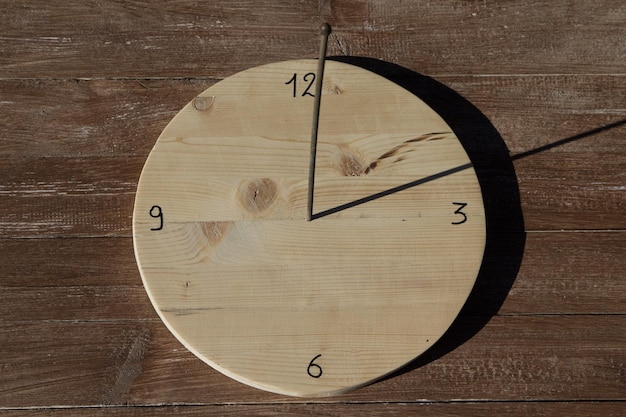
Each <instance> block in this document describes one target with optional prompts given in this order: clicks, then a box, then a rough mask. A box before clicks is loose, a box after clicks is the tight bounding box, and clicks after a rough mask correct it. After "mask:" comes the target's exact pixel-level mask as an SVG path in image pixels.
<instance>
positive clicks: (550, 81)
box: [0, 67, 626, 158]
mask: <svg viewBox="0 0 626 417" xmlns="http://www.w3.org/2000/svg"><path fill="white" fill-rule="evenodd" d="M411 68H412V69H413V70H415V71H418V72H420V71H419V68H415V67H411ZM232 73H234V71H232V72H231V73H229V74H228V75H231V74H232ZM436 79H437V80H438V81H439V82H441V83H443V84H445V85H447V86H449V87H450V88H452V89H454V90H456V91H457V92H458V93H459V94H461V95H463V96H464V97H465V98H466V99H467V100H469V101H470V102H472V104H473V105H474V106H476V107H477V108H478V109H479V110H480V111H482V112H483V113H484V114H485V115H486V116H487V117H488V118H489V120H490V121H491V123H493V125H494V127H495V128H496V129H497V130H498V131H499V132H500V135H501V136H502V138H503V140H504V141H505V143H506V146H507V147H508V148H509V150H510V151H511V153H512V154H514V155H516V154H521V153H524V152H527V151H530V150H533V149H536V148H539V147H541V146H545V145H549V144H551V143H555V142H558V141H560V140H563V139H566V138H569V137H573V136H576V135H581V134H585V133H586V132H589V131H593V130H594V129H598V128H603V127H607V129H606V130H604V131H602V132H599V133H597V134H596V135H590V136H583V137H582V138H580V139H579V140H573V141H572V142H570V143H567V145H564V146H559V147H556V148H554V149H551V150H550V153H553V152H558V153H561V152H581V151H582V152H615V151H619V150H621V149H622V148H623V137H624V129H625V127H624V126H623V125H620V124H617V125H615V124H616V123H619V122H624V120H625V119H626V109H625V108H624V103H625V102H626V89H624V88H623V86H624V83H626V75H602V76H600V75H576V74H574V75H528V76H524V77H519V76H488V77H483V76H470V77H468V76H438V77H436ZM214 82H215V81H214V80H208V79H189V80H187V79H185V80H45V79H44V80H31V79H27V80H24V79H0V91H1V92H2V97H1V98H2V99H1V100H0V110H1V111H0V124H2V125H3V127H4V131H3V136H2V137H3V138H5V140H3V141H1V142H0V157H3V158H10V157H14V156H17V155H19V157H20V158H25V157H29V158H31V157H54V156H58V157H65V158H67V157H92V156H142V157H145V156H147V155H148V153H149V152H150V149H152V146H153V145H154V143H155V141H156V138H157V137H158V136H159V134H160V133H161V131H162V130H163V128H164V127H165V126H166V124H167V123H168V122H169V121H170V120H171V119H172V118H173V117H174V116H175V115H176V113H177V112H178V111H179V110H180V109H181V108H182V107H183V106H184V105H185V104H187V103H188V102H189V101H191V100H192V99H193V97H195V96H196V95H197V94H200V93H201V92H202V91H204V90H205V89H206V88H208V87H210V86H211V85H213V84H214ZM590 145H593V146H592V147H590Z"/></svg>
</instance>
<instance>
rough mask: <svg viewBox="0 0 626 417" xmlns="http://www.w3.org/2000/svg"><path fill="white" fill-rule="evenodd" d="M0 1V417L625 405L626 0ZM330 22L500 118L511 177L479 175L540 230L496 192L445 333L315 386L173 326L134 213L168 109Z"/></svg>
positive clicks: (340, 34) (361, 47)
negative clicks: (193, 350) (313, 391)
mask: <svg viewBox="0 0 626 417" xmlns="http://www.w3.org/2000/svg"><path fill="white" fill-rule="evenodd" d="M0 6H1V7H2V10H3V12H2V13H1V14H0V24H1V25H2V28H3V29H2V33H1V34H0V126H1V127H2V129H1V132H2V133H0V173H1V174H0V370H2V377H0V413H3V414H7V415H25V414H34V415H67V414H72V415H83V414H87V413H89V414H95V415H109V414H110V415H128V414H133V415H206V414H210V415H211V414H217V415H233V416H234V415H267V416H270V415H352V414H354V415H364V414H367V415H406V414H419V415H426V416H443V415H468V416H473V415H480V416H483V415H513V416H528V415H537V416H544V415H545V416H548V415H571V416H574V417H576V416H583V415H585V416H586V415H601V416H621V415H623V414H624V409H625V407H626V380H625V378H624V366H625V365H624V364H625V363H626V357H625V355H626V353H625V352H626V350H625V348H624V346H625V345H626V343H625V342H626V341H625V340H624V335H625V333H624V330H623V329H624V327H625V325H626V323H625V321H624V317H626V316H625V315H624V313H625V312H626V305H625V304H624V303H625V300H626V285H625V282H624V277H626V273H625V272H626V271H624V268H625V264H624V262H623V258H624V255H623V254H624V251H625V249H626V228H625V225H626V220H625V218H626V217H625V216H624V215H623V213H622V212H623V208H624V206H625V203H626V193H625V191H626V188H625V187H626V185H625V184H626V183H625V181H626V180H625V178H626V153H624V137H625V133H626V131H625V129H626V108H625V103H626V88H625V86H626V71H625V67H624V63H625V61H624V59H623V57H624V56H626V50H625V48H626V44H625V43H624V42H623V39H624V38H625V35H626V32H625V29H624V24H623V23H624V21H626V6H625V5H624V4H623V1H618V0H600V1H593V0H581V1H576V2H570V1H555V2H530V1H518V2H507V1H500V2H486V1H457V0H444V1H438V2H429V1H423V0H417V1H412V0H401V1H396V2H387V1H384V0H331V1H328V0H326V1H318V2H312V1H298V2H294V1H286V0H279V1H250V0H245V1H244V0H236V1H230V2H217V1H214V2H201V3H198V2H195V1H187V0H177V1H174V2H165V1H158V2H147V1H136V0H126V1H124V0H117V1H110V2H99V1H93V0H84V1H69V2H68V1H56V0H55V1H40V0H29V1H28V2H21V3H17V2H11V1H5V0H0ZM324 20H326V21H329V22H330V23H331V24H333V28H334V32H333V34H332V35H331V39H330V45H329V53H330V54H331V55H339V56H342V55H352V56H358V55H360V56H369V57H375V58H379V59H383V60H386V61H389V62H393V63H396V64H399V65H403V66H405V67H407V68H409V69H411V70H413V71H416V72H419V73H421V74H425V75H429V76H431V77H433V78H434V79H435V80H436V81H438V82H440V83H442V84H444V85H446V86H448V87H450V88H452V89H453V90H455V91H456V92H457V93H459V94H460V95H461V96H462V97H464V98H465V99H467V100H468V101H469V102H471V103H472V104H473V105H474V106H476V107H477V108H478V109H479V111H481V112H482V113H483V114H484V115H485V116H486V117H487V118H488V119H489V120H490V122H491V123H492V124H493V126H494V127H495V129H497V132H498V133H499V134H500V136H501V137H502V139H503V142H504V144H505V145H506V147H507V148H508V151H509V152H510V154H511V156H512V157H513V167H514V169H515V172H514V173H511V172H505V171H506V169H505V168H503V166H502V165H501V162H502V161H501V160H500V161H499V162H495V161H494V166H493V169H492V168H491V167H490V166H489V164H488V163H487V164H486V166H484V167H483V171H484V172H485V173H488V174H490V176H489V178H488V182H489V186H490V187H491V188H493V189H494V190H501V191H504V190H507V189H508V187H516V186H517V184H516V183H515V181H517V183H518V185H519V190H520V202H521V210H522V213H523V223H524V224H523V226H524V229H525V230H526V234H525V236H524V234H523V233H520V231H519V230H517V229H516V228H517V227H519V226H520V224H518V221H519V219H516V222H515V224H513V225H509V224H508V223H507V213H508V212H507V210H508V209H510V208H511V207H514V206H515V202H514V201H508V200H506V201H500V200H501V199H500V198H499V195H498V194H497V193H493V192H492V193H491V194H490V195H489V198H490V201H489V204H490V205H491V207H492V208H493V214H494V215H495V219H496V221H495V224H496V225H497V226H498V228H501V230H500V231H501V233H502V234H503V236H505V238H499V239H496V243H498V244H499V243H501V242H502V244H503V245H504V246H503V247H498V248H496V249H497V250H496V251H495V252H494V253H493V254H492V256H490V257H489V262H488V265H487V267H486V268H484V274H483V276H482V277H481V279H480V282H479V284H478V286H477V288H478V289H479V291H478V292H477V293H475V294H473V296H472V298H471V299H470V300H471V302H470V304H469V305H468V308H467V309H466V310H465V311H464V313H463V315H462V317H461V319H460V320H459V322H458V323H457V324H456V327H455V332H454V333H452V334H451V335H446V337H445V338H444V341H443V342H442V343H440V344H439V345H438V346H437V348H436V349H435V350H434V351H432V352H429V353H428V354H427V355H426V356H425V357H423V358H420V359H419V360H418V361H416V363H414V364H412V365H411V366H410V367H408V368H407V369H405V370H404V371H403V372H401V373H399V374H398V375H397V376H394V377H391V378H389V379H387V380H385V381H382V382H379V383H377V384H374V385H372V386H369V387H366V388H364V389H362V390H359V391H356V392H353V393H351V394H348V395H345V396H342V397H337V398H331V399H326V400H318V401H316V402H310V401H308V400H299V399H294V398H288V397H281V396H277V395H271V394H267V393H264V392H261V391H257V390H254V389H251V388H248V387H246V386H243V385H241V384H238V383H236V382H234V381H231V380H229V379H228V378H225V377H223V376H222V375H220V374H218V373H217V372H215V371H213V370H212V369H210V368H209V367H208V366H206V365H204V364H203V363H202V362H200V361H199V360H198V359H196V358H195V357H194V356H193V355H192V354H190V353H189V352H187V351H186V350H185V349H184V348H183V347H182V346H181V345H180V344H179V343H178V342H177V341H176V340H175V339H174V338H173V336H171V335H170V334H169V332H167V330H166V329H165V327H164V325H163V324H161V322H160V321H159V320H158V318H157V316H156V314H155V313H154V311H153V309H152V307H151V305H150V303H149V301H148V299H147V296H146V294H145V291H144V290H143V287H142V285H141V280H140V277H139V275H138V272H137V267H136V264H135V262H134V258H133V254H132V241H131V239H130V221H131V212H132V206H133V200H134V193H135V188H136V184H137V178H138V176H139V172H140V170H141V168H142V165H143V162H144V160H145V157H146V156H147V155H148V153H149V152H150V149H151V148H152V146H153V144H154V141H155V139H156V137H157V136H158V134H159V133H160V132H161V130H162V129H163V128H164V127H165V125H166V124H167V123H168V122H169V120H171V118H172V117H173V116H174V115H175V114H176V113H177V111H178V110H179V109H180V108H181V107H182V106H183V105H184V104H186V103H187V102H188V101H190V100H191V99H192V98H193V97H194V96H195V95H196V94H197V93H198V92H200V91H202V90H204V89H205V88H207V87H209V86H210V85H212V84H214V83H215V82H216V81H219V80H221V79H223V78H225V77H228V76H229V75H232V74H233V73H235V72H238V71H241V70H244V69H247V68H249V67H252V66H255V65H260V64H266V63H270V62H276V61H281V60H287V59H295V58H314V57H315V56H316V50H317V47H318V38H317V34H316V30H317V26H318V25H319V23H321V22H322V21H324ZM478 143H480V139H479V142H478ZM476 148H478V149H479V151H480V146H476ZM487 152H489V150H487ZM489 158H490V154H487V155H483V156H481V159H482V160H483V162H489V160H490V159H489ZM505 174H506V175H505ZM514 194H515V193H510V194H506V196H507V197H511V196H513V195H514ZM500 208H502V210H500ZM509 233H517V235H515V236H513V235H509ZM506 236H510V237H509V238H506ZM524 239H525V240H524ZM507 245H511V248H507ZM513 246H515V249H516V250H519V249H520V248H522V249H523V257H522V254H520V253H517V252H515V251H514V252H515V253H512V252H511V253H509V252H510V250H511V249H512V247H513ZM518 267H519V270H518ZM494 314H495V316H493V317H492V315H494ZM105 405H108V406H109V407H103V406H105ZM66 407H69V408H66Z"/></svg>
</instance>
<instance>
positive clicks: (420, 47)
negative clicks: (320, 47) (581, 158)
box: [0, 0, 626, 78]
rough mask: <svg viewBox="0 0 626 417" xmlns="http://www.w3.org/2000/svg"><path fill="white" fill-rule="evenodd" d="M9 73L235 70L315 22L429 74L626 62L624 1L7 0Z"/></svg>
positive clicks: (357, 50) (339, 46) (292, 44)
mask: <svg viewBox="0 0 626 417" xmlns="http://www.w3.org/2000/svg"><path fill="white" fill-rule="evenodd" d="M2 6H3V13H2V17H1V19H0V25H2V27H3V35H2V37H0V50H2V51H4V53H3V57H2V60H1V61H0V66H1V67H2V68H3V73H4V76H5V77H15V78H24V77H25V78H43V77H52V78H65V77H71V78H74V77H92V78H93V77H106V78H109V77H139V78H145V77H205V76H211V77H218V78H221V77H225V76H227V75H229V74H230V73H231V72H232V71H233V70H236V71H239V70H243V69H245V68H248V67H250V66H254V65H259V64H262V63H268V62H276V61H282V60H286V59H293V58H301V57H305V58H313V57H315V56H316V53H315V51H316V48H317V38H316V35H315V33H314V31H313V30H311V28H315V27H316V26H318V25H319V24H320V23H321V22H322V21H324V20H326V21H329V22H330V23H331V24H332V25H333V35H332V37H331V39H330V43H329V54H330V55H333V54H337V55H366V56H374V57H377V58H381V59H384V60H388V61H392V62H395V63H398V64H400V65H405V66H408V67H411V68H420V69H422V70H421V71H423V72H424V73H427V74H435V73H436V74H459V73H463V74H494V73H497V74H499V73H509V74H510V73H512V74H525V73H564V72H565V73H572V72H575V73H594V74H610V73H615V72H620V71H622V70H623V59H622V57H623V56H624V55H625V54H626V51H625V49H624V48H625V46H624V42H623V38H624V30H623V22H624V19H625V18H626V8H625V7H624V5H623V2H621V1H619V0H603V1H593V2H591V1H581V2H575V3H571V2H550V3H545V2H539V3H537V2H517V3H511V2H499V3H487V2H478V1H476V2H465V1H455V0H446V1H438V2H427V1H410V0H402V1H400V2H394V4H393V5H389V4H388V3H387V2H385V1H384V0H347V1H322V2H313V1H308V2H307V1H303V2H298V3H297V5H294V3H293V2H292V1H288V0H281V1H272V2H260V3H259V2H256V1H252V0H238V1H234V2H229V3H228V5H222V4H221V3H219V2H210V3H205V4H203V5H202V7H199V6H198V5H197V4H196V3H195V2H193V1H177V2H175V3H172V2H166V1H159V2H146V1H114V2H107V3H101V2H97V1H83V2H64V1H51V2H50V1H47V2H44V1H30V2H29V3H28V4H26V5H22V4H17V3H14V2H10V1H4V2H3V4H2Z"/></svg>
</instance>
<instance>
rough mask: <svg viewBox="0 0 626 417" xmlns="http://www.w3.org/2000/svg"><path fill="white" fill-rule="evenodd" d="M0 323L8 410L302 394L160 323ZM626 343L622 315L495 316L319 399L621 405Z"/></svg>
mask: <svg viewBox="0 0 626 417" xmlns="http://www.w3.org/2000/svg"><path fill="white" fill-rule="evenodd" d="M0 329H1V331H2V333H3V338H2V341H1V342H0V343H1V345H0V347H1V348H2V351H3V354H4V357H3V369H4V375H5V376H4V378H3V379H2V381H1V382H0V391H1V392H2V394H3V395H2V400H1V401H0V402H1V404H0V406H2V407H8V408H10V407H20V406H81V405H83V406H84V405H99V404H114V405H121V404H135V405H140V404H152V405H155V404H161V403H170V404H221V403H233V402H235V403H236V402H240V401H242V398H245V401H246V402H255V403H257V402H259V403H276V402H298V401H299V400H297V399H295V398H289V397H283V396H279V395H275V394H269V393H266V392H263V391H259V390H257V389H254V388H250V387H247V386H243V385H241V384H239V383H237V382H235V381H233V380H231V379H229V378H227V377H225V376H223V375H221V374H219V373H218V372H216V371H214V370H212V369H211V368H210V367H208V365H205V364H203V363H202V362H200V361H199V360H197V359H196V358H195V357H194V356H193V355H192V354H191V353H189V352H187V351H186V350H185V349H184V348H183V347H182V346H181V345H180V344H179V343H178V342H177V341H176V340H175V339H174V338H173V336H172V335H171V334H170V333H169V332H168V331H167V330H166V329H165V327H164V326H163V324H161V323H160V322H158V321H144V322H121V321H118V322H80V321H74V322H71V321H70V322H34V323H22V324H19V325H17V326H16V325H13V324H7V323H3V324H0ZM624 343H626V339H625V336H624V332H623V319H622V318H621V317H620V316H595V315H591V316H543V317H532V316H521V317H496V318H493V319H492V320H491V321H490V322H489V324H488V325H487V326H486V327H485V328H484V329H483V330H482V331H481V332H480V333H479V334H477V335H476V336H475V337H474V338H472V339H470V340H469V341H468V342H466V343H465V344H463V345H462V346H461V347H459V348H458V349H456V350H454V351H453V352H450V353H448V354H447V355H445V356H443V357H441V358H439V359H438V360H436V361H433V362H430V363H426V364H424V365H423V366H421V367H418V368H417V369H413V370H412V371H411V372H407V373H403V374H401V375H399V376H396V377H394V378H391V379H387V380H385V381H382V382H379V383H375V384H373V385H371V386H369V387H365V388H363V389H360V390H357V391H354V392H352V393H349V394H346V395H343V396H339V397H332V398H330V399H328V400H323V399H320V400H317V401H319V402H326V401H328V402H331V403H336V402H359V403H361V402H369V403H376V402H415V401H416V399H418V398H419V399H420V401H445V400H446V399H448V398H455V399H457V400H462V401H472V400H476V399H480V400H481V401H511V400H512V401H515V400H532V401H544V400H553V401H568V400H574V399H577V400H601V401H602V400H603V401H606V400H624V391H623V383H624V375H623V362H624V359H625V358H624V351H623V346H624ZM24 346H27V347H28V350H29V353H30V355H29V360H28V361H24V358H23V347H24ZM426 355H427V357H428V353H427V354H426ZM434 380H436V381H438V383H437V384H433V383H432V381H434ZM59 385H62V386H63V390H59V389H58V386H59ZM300 401H301V400H300Z"/></svg>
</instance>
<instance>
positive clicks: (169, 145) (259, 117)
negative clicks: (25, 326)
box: [133, 60, 485, 396]
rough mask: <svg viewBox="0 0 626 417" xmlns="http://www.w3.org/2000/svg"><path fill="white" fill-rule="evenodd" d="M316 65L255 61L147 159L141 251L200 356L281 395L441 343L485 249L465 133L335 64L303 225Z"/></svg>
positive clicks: (375, 369) (187, 110)
mask: <svg viewBox="0 0 626 417" xmlns="http://www.w3.org/2000/svg"><path fill="white" fill-rule="evenodd" d="M316 65H317V61H316V60H297V61H287V62H280V63H275V64H269V65H264V66H260V67H256V68H252V69H249V70H246V71H243V72H241V73H238V74H236V75H233V76H231V77H229V78H227V79H225V80H223V81H221V82H219V83H217V84H215V85H214V86H212V87H210V88H209V89H207V90H206V91H204V92H203V93H202V94H200V95H199V96H198V97H196V98H195V99H194V100H192V101H191V102H190V103H189V104H188V105H187V106H185V107H184V108H183V109H182V110H181V111H180V113H178V115H177V116H176V117H175V118H174V119H173V120H172V121H171V122H170V124H169V125H168V126H167V127H166V128H165V130H164V131H163V133H162V134H161V136H160V137H159V138H158V140H157V142H156V145H155V146H154V149H153V150H152V152H151V153H150V156H149V158H148V160H147V162H146V164H145V167H144V169H143V171H142V174H141V179H140V181H139V185H138V189H137V197H136V202H135V211H134V215H133V236H134V244H135V254H136V258H137V262H138V264H139V269H140V272H141V276H142V279H143V282H144V285H145V287H146V290H147V292H148V295H149V297H150V300H151V301H152V303H153V305H154V307H155V309H156V311H157V312H158V314H159V315H160V317H161V318H162V320H163V321H164V323H165V324H166V325H167V327H168V328H169V329H170V330H171V332H172V333H173V334H174V335H175V336H176V337H177V338H178V339H179V340H180V341H181V342H182V343H183V344H184V345H185V346H186V347H187V348H188V349H189V350H190V351H192V352H193V353H194V354H195V355H197V356H198V357H199V358H201V359H202V360H203V361H205V362H206V363H208V364H209V365H211V366H212V367H214V368H215V369H217V370H219V371H220V372H222V373H224V374H226V375H228V376H230V377H232V378H234V379H236V380H238V381H241V382H243V383H246V384H249V385H252V386H254V387H257V388H261V389H265V390H268V391H272V392H276V393H282V394H289V395H298V396H320V395H332V394H337V393H341V392H345V391H347V390H350V389H353V388H356V387H359V386H362V385H364V384H367V383H369V382H372V381H374V380H376V379H378V378H380V377H382V376H384V375H386V374H388V373H390V372H392V371H394V370H396V369H397V368H399V367H401V366H402V365H404V364H406V363H407V362H409V361H411V360H412V359H414V358H415V357H416V356H418V355H419V354H421V353H422V352H424V351H425V350H426V349H428V348H429V347H430V346H432V345H433V344H434V343H435V342H436V341H437V339H438V338H439V337H441V336H442V335H443V333H444V332H445V331H446V330H447V329H448V327H449V326H450V324H451V323H452V321H453V320H454V318H455V317H456V316H457V314H458V312H459V310H460V309H461V307H462V306H463V304H464V302H465V300H466V298H467V297H468V295H469V293H470V291H471V289H472V286H473V284H474V281H475V279H476V276H477V274H478V270H479V268H480V264H481V261H482V256H483V250H484V246H485V215H484V208H483V202H482V197H481V192H480V187H479V184H478V180H477V178H476V175H475V172H474V170H473V168H472V166H471V163H470V161H469V159H468V157H467V155H466V153H465V151H464V149H463V147H462V145H461V144H460V142H459V141H458V139H457V137H456V136H455V134H454V132H452V130H451V129H450V127H449V126H448V125H447V124H446V122H445V121H444V120H443V119H442V118H441V117H439V116H438V115H437V114H436V113H435V112H434V111H433V110H432V109H430V108H429V107H428V106H427V105H426V104H424V102H422V101H421V100H420V99H419V98H417V97H416V96H414V95H412V94H411V93H409V92H408V91H406V90H404V89H403V88H401V87H399V86H397V85H396V84H394V83H392V82H390V81H389V80H387V79H385V78H383V77H380V76H378V75H376V74H374V73H371V72H369V71H367V70H364V69H362V68H359V67H355V66H352V65H348V64H344V63H339V62H334V61H327V62H326V70H325V72H324V81H323V88H322V97H321V110H320V121H319V139H318V144H317V164H316V166H317V169H316V172H315V187H314V200H313V201H314V204H313V220H312V221H306V220H305V218H306V215H307V184H308V162H309V149H310V148H309V146H310V135H311V120H312V114H313V103H314V99H313V97H312V95H313V91H314V87H313V85H314V84H313V83H314V78H315V74H314V73H315V69H316Z"/></svg>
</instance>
